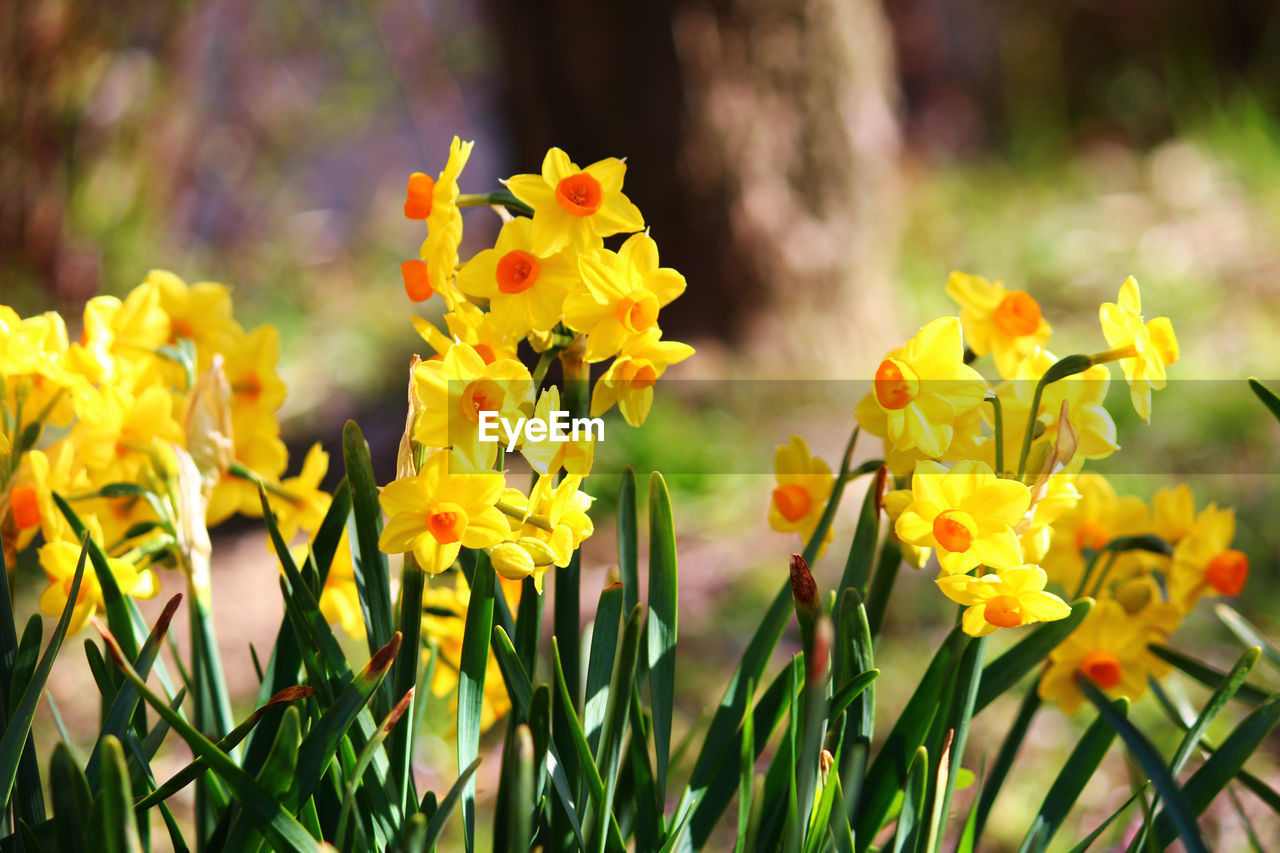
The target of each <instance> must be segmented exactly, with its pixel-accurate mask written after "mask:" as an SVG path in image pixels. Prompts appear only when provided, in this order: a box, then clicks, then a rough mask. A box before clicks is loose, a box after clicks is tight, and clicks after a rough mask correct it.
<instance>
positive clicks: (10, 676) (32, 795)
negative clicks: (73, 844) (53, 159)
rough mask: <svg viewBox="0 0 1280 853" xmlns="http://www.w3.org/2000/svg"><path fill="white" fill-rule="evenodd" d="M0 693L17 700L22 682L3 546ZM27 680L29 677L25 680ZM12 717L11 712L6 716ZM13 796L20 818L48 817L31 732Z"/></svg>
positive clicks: (32, 822)
mask: <svg viewBox="0 0 1280 853" xmlns="http://www.w3.org/2000/svg"><path fill="white" fill-rule="evenodd" d="M0 579H3V580H4V583H0V587H3V589H0V696H4V695H7V696H8V698H9V701H10V702H11V703H12V702H16V701H17V699H18V692H19V689H20V685H19V684H18V679H17V678H15V670H16V657H17V654H18V648H19V646H18V635H17V631H16V626H15V625H14V622H13V604H12V602H10V600H9V583H8V579H9V571H8V568H7V567H6V565H5V560H4V549H3V548H0ZM22 680H23V681H24V682H25V681H26V680H28V679H27V678H23V679H22ZM4 718H5V719H8V714H5V715H4ZM14 790H16V791H17V796H15V797H14V798H13V806H14V813H15V815H16V817H18V818H19V819H21V820H24V821H26V822H27V823H28V824H30V825H32V826H35V825H37V824H39V823H41V822H43V821H44V819H45V810H44V793H43V790H44V786H43V785H42V784H41V781H40V763H39V761H38V760H37V758H36V746H35V740H34V739H33V738H32V737H31V735H30V733H28V734H27V740H26V744H25V745H24V746H23V749H22V754H21V756H20V757H19V759H18V772H17V775H16V776H15V784H14Z"/></svg>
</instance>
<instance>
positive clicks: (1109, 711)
mask: <svg viewBox="0 0 1280 853" xmlns="http://www.w3.org/2000/svg"><path fill="white" fill-rule="evenodd" d="M1076 683H1077V684H1078V685H1079V687H1080V690H1081V692H1083V693H1084V695H1085V697H1086V698H1087V699H1088V700H1089V701H1090V702H1092V703H1093V704H1094V705H1095V706H1096V707H1097V708H1098V713H1099V714H1101V715H1102V717H1103V718H1104V719H1106V721H1107V722H1108V723H1110V724H1111V726H1112V727H1113V728H1115V730H1116V732H1117V733H1118V734H1119V735H1120V738H1121V740H1123V741H1124V743H1125V746H1127V747H1128V748H1129V753H1130V754H1131V755H1132V756H1133V757H1134V759H1135V760H1136V761H1137V762H1138V765H1139V766H1140V767H1141V768H1142V770H1143V772H1145V773H1146V774H1147V778H1148V779H1150V780H1151V784H1152V785H1153V786H1154V787H1155V790H1156V791H1157V792H1159V794H1160V796H1161V798H1163V799H1164V802H1165V809H1166V810H1167V811H1168V813H1169V815H1170V820H1171V826H1173V827H1175V828H1176V829H1177V832H1178V835H1179V836H1181V838H1182V843H1183V845H1185V846H1186V848H1187V851H1188V853H1208V849H1209V848H1208V847H1206V846H1205V843H1204V838H1203V837H1202V836H1201V835H1200V829H1199V827H1197V826H1196V821H1195V817H1194V814H1195V813H1194V812H1192V811H1191V808H1190V806H1189V804H1188V802H1187V798H1186V797H1184V796H1183V793H1182V791H1181V790H1180V789H1179V788H1178V784H1177V783H1176V782H1175V781H1174V780H1173V776H1172V775H1171V774H1170V773H1169V768H1168V767H1167V766H1166V765H1165V763H1164V759H1162V758H1161V757H1160V752H1159V751H1158V750H1157V749H1156V748H1155V746H1153V745H1152V743H1151V741H1149V740H1147V737H1146V735H1144V734H1143V733H1142V732H1140V731H1138V729H1137V728H1136V727H1135V726H1134V725H1133V723H1131V722H1129V720H1128V718H1127V717H1125V716H1124V715H1123V714H1121V713H1119V712H1118V711H1117V710H1116V709H1115V708H1114V707H1113V706H1112V705H1111V700H1109V699H1108V698H1107V696H1106V694H1105V693H1103V692H1102V691H1101V690H1099V689H1098V688H1097V687H1096V686H1095V685H1094V684H1093V682H1091V681H1089V680H1088V679H1087V678H1083V677H1077V679H1076Z"/></svg>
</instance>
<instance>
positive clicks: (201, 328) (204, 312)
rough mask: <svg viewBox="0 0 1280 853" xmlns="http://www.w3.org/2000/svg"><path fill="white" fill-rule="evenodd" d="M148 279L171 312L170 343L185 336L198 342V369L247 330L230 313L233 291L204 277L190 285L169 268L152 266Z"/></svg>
mask: <svg viewBox="0 0 1280 853" xmlns="http://www.w3.org/2000/svg"><path fill="white" fill-rule="evenodd" d="M146 281H147V283H153V284H155V286H156V287H157V288H158V289H159V292H160V307H161V308H162V309H163V310H164V312H165V314H167V315H168V316H169V339H168V343H171V344H173V343H177V342H178V341H180V340H182V339H184V338H186V339H188V340H190V341H192V342H194V343H195V345H196V362H197V363H196V370H197V371H200V372H203V371H204V370H206V369H207V368H208V367H209V362H210V360H211V359H212V358H213V355H214V353H216V352H224V351H226V350H227V349H229V348H230V347H231V346H232V345H233V342H234V341H235V340H237V339H238V338H239V337H240V336H241V335H242V334H243V333H244V332H243V330H242V329H241V328H240V324H239V323H237V322H236V321H235V318H234V317H232V314H231V291H230V290H229V289H228V288H227V287H226V286H225V285H222V284H215V283H213V282H208V281H201V282H197V283H195V284H192V285H187V283H186V282H184V281H183V280H182V279H180V278H178V277H177V276H176V275H174V274H173V273H171V272H167V271H166V270H152V271H151V272H149V273H148V274H147V278H146Z"/></svg>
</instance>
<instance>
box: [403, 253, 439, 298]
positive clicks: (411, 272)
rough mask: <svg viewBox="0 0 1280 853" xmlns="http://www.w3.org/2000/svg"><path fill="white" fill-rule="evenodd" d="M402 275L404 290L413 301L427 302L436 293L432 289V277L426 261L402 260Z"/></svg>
mask: <svg viewBox="0 0 1280 853" xmlns="http://www.w3.org/2000/svg"><path fill="white" fill-rule="evenodd" d="M400 277H401V278H403V279H404V292H405V293H406V294H408V296H409V299H410V300H412V301H413V302H426V301H427V300H428V299H430V298H431V296H432V294H434V293H435V291H434V290H432V289H431V277H430V276H429V275H427V262H426V261H402V262H401V263H400Z"/></svg>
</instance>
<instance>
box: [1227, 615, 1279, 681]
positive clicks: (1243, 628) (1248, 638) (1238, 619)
mask: <svg viewBox="0 0 1280 853" xmlns="http://www.w3.org/2000/svg"><path fill="white" fill-rule="evenodd" d="M1213 612H1214V613H1215V614H1217V616H1218V618H1219V619H1221V620H1222V624H1224V625H1226V626H1227V629H1228V630H1230V631H1231V633H1233V634H1235V635H1236V637H1237V638H1238V639H1239V640H1240V642H1241V643H1243V644H1244V645H1245V647H1246V648H1248V647H1249V646H1257V647H1258V648H1259V649H1261V650H1262V654H1263V656H1264V657H1266V659H1267V662H1268V663H1270V664H1271V665H1272V666H1274V667H1276V668H1277V669H1280V647H1277V646H1276V644H1275V643H1273V642H1271V640H1270V639H1269V638H1268V637H1267V636H1266V635H1265V634H1263V633H1262V632H1261V631H1259V630H1258V629H1257V627H1256V626H1255V625H1254V624H1253V623H1252V622H1250V621H1249V620H1248V619H1246V618H1244V617H1243V616H1241V615H1240V613H1239V612H1238V611H1237V610H1236V609H1235V608H1233V607H1231V606H1230V605H1228V604H1222V603H1221V602H1220V603H1218V604H1215V605H1214V606H1213Z"/></svg>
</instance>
